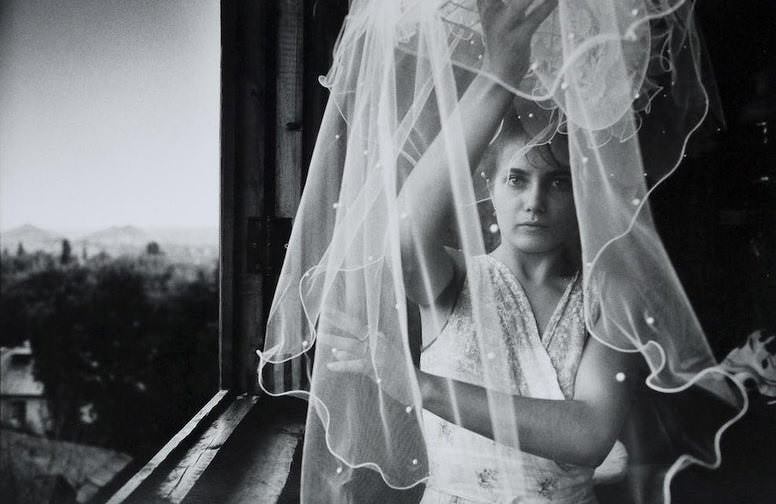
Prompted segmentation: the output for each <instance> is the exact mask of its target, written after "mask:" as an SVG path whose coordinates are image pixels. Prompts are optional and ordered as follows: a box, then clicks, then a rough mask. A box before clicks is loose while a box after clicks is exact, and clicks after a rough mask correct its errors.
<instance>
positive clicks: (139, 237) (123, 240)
mask: <svg viewBox="0 0 776 504" xmlns="http://www.w3.org/2000/svg"><path fill="white" fill-rule="evenodd" d="M149 241H151V238H150V236H149V235H148V233H146V232H145V231H143V230H142V229H140V228H138V227H135V226H111V227H109V228H107V229H102V230H100V231H97V232H94V233H90V234H88V235H86V236H84V237H82V238H80V239H79V240H78V241H77V242H86V243H99V244H101V245H105V246H121V245H129V246H143V247H144V246H145V244H146V243H148V242H149Z"/></svg>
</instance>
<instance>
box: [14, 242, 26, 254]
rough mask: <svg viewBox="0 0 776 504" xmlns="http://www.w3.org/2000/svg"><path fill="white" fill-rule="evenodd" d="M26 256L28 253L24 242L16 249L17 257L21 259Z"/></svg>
mask: <svg viewBox="0 0 776 504" xmlns="http://www.w3.org/2000/svg"><path fill="white" fill-rule="evenodd" d="M24 254H26V252H25V251H24V244H23V243H22V242H19V246H18V247H16V257H21V256H23V255H24Z"/></svg>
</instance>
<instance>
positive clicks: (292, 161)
mask: <svg viewBox="0 0 776 504" xmlns="http://www.w3.org/2000/svg"><path fill="white" fill-rule="evenodd" d="M278 8H279V9H280V12H279V16H278V44H277V47H278V60H277V76H276V77H277V78H276V84H275V85H276V90H277V91H276V96H277V117H276V121H275V127H276V128H277V135H276V142H277V143H276V147H275V148H276V159H277V163H276V169H275V216H277V217H289V218H291V217H294V215H296V210H297V207H298V206H299V197H300V194H301V190H302V120H303V115H302V114H303V110H302V87H303V68H304V67H303V56H304V1H303V0H280V1H279V2H278Z"/></svg>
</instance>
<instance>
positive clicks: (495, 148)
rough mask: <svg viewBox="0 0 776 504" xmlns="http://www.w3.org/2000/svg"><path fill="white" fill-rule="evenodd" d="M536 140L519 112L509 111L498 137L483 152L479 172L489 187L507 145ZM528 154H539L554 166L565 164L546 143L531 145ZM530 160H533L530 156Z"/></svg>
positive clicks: (494, 177)
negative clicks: (521, 120)
mask: <svg viewBox="0 0 776 504" xmlns="http://www.w3.org/2000/svg"><path fill="white" fill-rule="evenodd" d="M534 140H537V139H534V138H532V137H531V136H530V135H529V134H528V133H527V132H526V131H525V128H523V125H522V123H521V122H520V119H518V118H517V114H515V113H508V114H506V115H505V116H504V119H503V121H502V123H501V126H500V127H499V131H498V133H497V135H496V137H495V138H494V139H493V140H492V141H491V143H490V145H488V147H487V148H486V149H485V152H483V154H482V158H481V159H480V164H479V172H480V174H481V176H482V177H483V178H484V179H485V180H486V181H487V183H488V187H490V186H491V185H492V184H493V182H494V180H495V179H496V176H497V172H498V168H499V158H500V157H501V154H502V153H503V152H504V150H506V148H507V147H509V146H511V145H514V143H515V142H522V143H523V144H526V143H528V142H531V141H534ZM526 155H527V156H528V155H530V156H531V157H533V156H539V157H540V158H541V160H542V161H544V162H545V163H548V164H551V165H554V166H563V165H564V163H563V162H562V161H560V160H559V159H558V158H557V157H556V156H555V155H554V154H553V152H552V149H551V148H550V146H549V144H546V143H544V144H540V145H536V146H534V147H531V149H530V150H529V152H528V153H527V154H526ZM529 162H531V159H530V158H529Z"/></svg>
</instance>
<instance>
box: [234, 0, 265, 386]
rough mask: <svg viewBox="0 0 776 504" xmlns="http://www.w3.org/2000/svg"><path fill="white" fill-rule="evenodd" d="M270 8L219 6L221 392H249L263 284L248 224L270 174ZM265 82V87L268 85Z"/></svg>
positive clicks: (259, 211)
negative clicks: (252, 260)
mask: <svg viewBox="0 0 776 504" xmlns="http://www.w3.org/2000/svg"><path fill="white" fill-rule="evenodd" d="M275 12H276V11H275V5H274V2H267V1H262V2H256V1H250V0H222V1H221V41H222V47H221V51H222V68H221V75H222V95H221V100H222V105H221V106H222V115H221V139H222V143H221V145H222V147H221V149H222V150H221V164H222V177H221V183H222V187H221V194H222V197H221V209H222V213H221V235H222V236H221V271H222V278H221V352H220V354H221V387H222V388H225V389H230V390H232V391H233V392H235V393H243V392H249V391H255V389H256V385H255V384H256V367H255V362H256V356H255V353H254V352H255V350H256V348H257V347H258V342H259V337H260V331H261V330H262V321H263V317H264V297H265V296H264V292H263V289H264V281H263V280H264V279H263V277H262V275H260V274H258V273H257V272H256V271H255V270H254V269H253V265H252V264H249V261H248V257H249V255H250V254H249V241H248V238H249V234H250V233H249V229H248V225H249V221H251V220H252V219H253V220H254V221H255V220H257V219H258V220H260V219H262V218H265V217H266V215H267V211H266V200H265V192H266V189H267V187H266V175H267V174H272V173H273V172H274V157H275V156H274V154H275V152H274V149H267V146H268V145H273V144H274V142H273V141H272V139H273V135H274V123H275V120H274V117H275V116H274V94H275V86H274V74H275V71H274V59H273V58H272V55H273V53H274V49H275V48H274V46H275V43H276V40H275V32H276V30H275V26H276V24H275ZM270 84H271V85H270Z"/></svg>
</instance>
